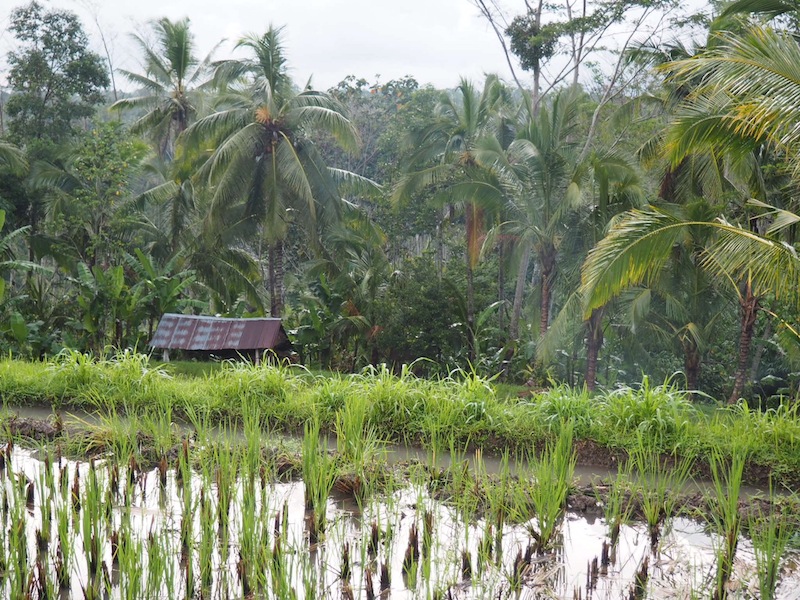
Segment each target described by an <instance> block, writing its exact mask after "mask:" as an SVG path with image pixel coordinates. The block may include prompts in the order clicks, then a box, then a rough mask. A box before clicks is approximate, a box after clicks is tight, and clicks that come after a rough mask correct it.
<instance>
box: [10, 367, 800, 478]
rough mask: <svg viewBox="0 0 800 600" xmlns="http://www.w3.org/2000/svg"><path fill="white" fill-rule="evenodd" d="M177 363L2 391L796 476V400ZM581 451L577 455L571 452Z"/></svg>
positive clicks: (44, 370) (159, 413)
mask: <svg viewBox="0 0 800 600" xmlns="http://www.w3.org/2000/svg"><path fill="white" fill-rule="evenodd" d="M178 373H186V370H185V369H184V368H182V367H181V366H180V365H179V366H163V365H157V364H155V363H151V362H150V361H149V360H148V359H147V357H145V356H142V355H134V354H123V355H120V356H119V357H117V358H115V359H113V360H108V361H93V360H91V359H89V358H88V357H85V356H83V355H80V354H77V353H72V354H65V355H62V356H60V357H58V358H56V359H54V360H52V361H50V362H47V363H32V362H25V361H18V360H13V359H9V358H6V359H4V360H2V361H0V396H1V397H2V401H3V404H4V405H5V406H6V407H7V408H8V409H10V410H12V411H13V408H14V407H15V406H23V405H31V404H34V405H46V406H52V407H53V408H59V407H74V408H82V409H85V410H88V411H93V412H97V413H99V414H101V415H106V416H107V415H119V414H127V415H129V416H131V415H137V416H140V417H143V418H142V419H141V422H140V423H138V425H137V426H139V427H142V428H146V427H147V423H161V424H163V423H164V421H165V419H172V418H173V417H179V418H182V419H185V420H188V421H190V422H191V421H194V420H196V419H197V418H198V416H199V415H202V416H203V418H206V419H210V420H214V421H220V422H228V423H236V422H239V423H240V422H241V421H242V419H243V418H245V416H246V415H257V418H258V419H259V421H260V424H261V426H262V427H263V428H265V429H270V430H278V431H294V432H302V430H303V427H304V425H305V424H306V423H307V422H308V421H309V420H311V419H312V418H314V419H316V420H318V421H319V423H320V424H321V427H322V428H323V429H324V430H330V431H334V430H335V427H336V423H337V417H340V416H341V415H342V414H343V412H345V411H347V410H348V409H349V408H350V407H351V406H353V405H355V404H358V405H359V406H363V407H364V408H363V410H364V412H365V414H364V419H365V426H367V427H370V428H374V429H375V430H376V431H378V432H379V434H380V437H381V438H382V439H383V440H384V441H395V442H405V443H414V444H421V445H423V446H427V447H430V446H438V447H442V446H444V447H451V446H452V447H455V448H465V447H466V446H467V445H473V446H478V447H483V448H485V449H487V450H503V449H508V450H510V451H511V452H512V453H513V452H518V451H526V450H529V449H531V448H533V447H534V446H541V445H542V443H544V442H545V441H547V440H552V439H554V437H555V436H556V434H557V433H558V432H559V431H560V430H561V429H562V427H563V424H564V423H565V422H569V423H570V424H571V427H572V430H573V432H574V436H575V439H576V443H577V444H578V445H580V444H581V442H582V441H583V442H585V441H589V442H590V443H592V446H593V448H594V453H595V454H597V450H598V449H599V450H600V452H601V453H602V451H603V450H604V449H606V448H607V449H609V453H611V454H613V453H618V454H624V453H625V452H626V451H627V450H630V449H633V448H636V447H638V446H639V445H640V443H641V440H642V438H644V439H646V440H647V442H648V445H653V446H655V447H658V448H659V449H660V450H661V451H662V452H664V453H676V454H679V455H681V456H696V457H697V458H698V459H699V460H698V464H699V465H701V467H700V468H701V470H703V467H702V465H703V464H705V465H707V464H708V463H707V460H705V458H706V457H708V456H711V455H712V453H713V454H715V455H719V456H722V457H731V456H733V455H735V454H737V453H740V452H744V453H745V454H746V455H747V456H748V457H749V458H748V466H747V468H746V469H745V476H744V477H745V481H749V482H751V483H753V482H759V481H761V482H763V480H764V477H765V474H767V473H772V474H773V475H774V476H775V479H776V481H777V482H779V483H792V484H796V483H797V481H796V479H797V477H796V474H797V473H798V472H800V415H799V414H798V410H797V407H796V406H795V405H788V404H787V405H786V406H784V407H782V408H780V409H779V410H772V411H767V412H760V411H756V410H752V409H749V408H748V407H747V406H746V405H739V406H734V407H730V408H729V407H725V406H722V405H720V406H719V407H717V408H716V410H709V409H708V407H707V406H704V407H702V408H698V407H696V406H695V405H693V404H692V403H691V402H690V401H689V400H688V399H687V397H686V396H685V395H684V394H683V393H682V392H680V391H679V390H678V389H677V388H675V387H671V386H668V385H666V386H665V385H661V386H653V385H650V384H648V383H647V382H645V384H644V385H643V386H642V387H641V388H640V389H622V390H615V391H612V392H607V393H601V394H597V395H594V396H592V395H589V394H588V393H586V392H583V391H580V390H570V389H568V388H566V387H559V388H555V389H551V390H548V391H547V392H544V393H542V394H538V395H536V396H533V397H530V398H517V397H515V396H514V395H513V394H509V393H508V391H507V390H504V391H503V393H500V394H498V391H497V387H496V386H495V385H494V384H493V383H492V382H490V381H487V380H485V379H482V378H479V377H476V376H473V375H471V374H468V373H455V374H453V375H452V376H451V377H448V378H446V379H440V380H433V381H431V380H424V379H419V378H417V377H414V376H413V375H412V374H411V373H410V372H409V371H405V372H403V373H401V374H400V375H393V374H391V373H390V372H388V371H387V370H384V369H376V370H372V371H366V372H364V373H361V374H358V375H339V374H329V373H326V374H314V373H311V372H309V371H307V370H305V369H303V368H300V367H275V366H262V367H254V366H251V365H245V364H234V363H229V364H223V365H222V366H220V367H215V368H211V369H208V370H205V369H204V370H203V371H202V372H201V373H195V374H190V375H182V374H178ZM579 458H582V457H581V455H580V453H579Z"/></svg>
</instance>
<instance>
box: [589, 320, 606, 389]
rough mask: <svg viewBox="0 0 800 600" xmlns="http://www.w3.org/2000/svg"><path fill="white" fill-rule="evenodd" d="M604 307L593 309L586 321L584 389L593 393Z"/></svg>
mask: <svg viewBox="0 0 800 600" xmlns="http://www.w3.org/2000/svg"><path fill="white" fill-rule="evenodd" d="M603 311H604V307H602V306H601V307H600V308H595V309H594V310H593V311H592V314H591V315H590V316H589V319H588V320H587V321H586V330H587V331H586V378H585V382H586V389H587V390H589V391H590V392H593V391H594V390H595V388H596V387H597V358H598V356H599V354H600V348H602V346H603Z"/></svg>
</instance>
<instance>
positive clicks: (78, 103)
mask: <svg viewBox="0 0 800 600" xmlns="http://www.w3.org/2000/svg"><path fill="white" fill-rule="evenodd" d="M10 20H11V23H10V26H9V29H10V30H11V31H12V33H13V34H14V37H15V38H16V39H17V42H18V49H17V50H14V51H11V52H9V53H8V57H7V60H8V63H9V65H10V67H11V68H10V71H9V74H8V82H9V85H10V86H11V89H12V92H13V93H12V94H11V97H10V98H9V99H8V102H7V103H6V107H5V108H6V111H7V113H8V116H9V117H10V121H9V124H8V132H9V136H10V138H11V139H12V140H13V141H16V142H18V143H24V144H30V143H32V142H33V141H34V140H36V141H47V142H50V143H54V144H57V143H59V142H60V141H62V140H65V139H67V138H68V137H69V136H70V135H72V133H73V131H74V125H75V122H76V121H77V120H78V119H83V118H86V117H90V116H91V115H92V114H94V109H95V105H97V104H98V103H99V102H101V101H102V99H103V96H102V93H101V92H102V90H103V89H104V88H106V87H107V86H108V73H107V72H106V69H105V66H104V63H103V60H102V59H101V58H100V57H99V56H98V55H97V54H95V53H94V52H91V51H89V49H88V46H89V40H88V38H87V36H86V33H85V32H84V30H83V26H82V25H81V22H80V20H79V19H78V17H77V16H76V15H75V14H74V13H71V12H68V11H62V10H46V9H45V7H44V6H43V5H42V4H40V3H38V2H35V1H34V2H31V3H30V4H28V5H27V6H22V7H20V8H17V9H15V10H14V11H12V13H11V19H10Z"/></svg>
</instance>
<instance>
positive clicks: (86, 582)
mask: <svg viewBox="0 0 800 600" xmlns="http://www.w3.org/2000/svg"><path fill="white" fill-rule="evenodd" d="M0 394H2V399H3V414H2V417H1V418H0V422H2V425H3V430H4V432H5V433H4V435H5V440H4V441H3V442H2V448H3V449H2V453H0V521H2V523H0V548H1V549H2V551H0V557H2V558H1V560H0V597H2V598H14V599H18V598H20V599H27V598H137V599H141V598H164V599H168V598H209V599H210V598H336V599H339V598H367V599H369V598H378V597H380V598H424V599H428V598H430V599H434V598H442V599H446V598H465V599H466V598H487V599H489V598H492V599H495V598H568V599H575V598H581V599H583V598H603V599H632V598H633V599H635V598H800V572H799V571H798V566H797V561H798V558H799V557H800V554H799V553H798V549H797V547H798V544H800V539H798V536H797V519H798V515H800V508H798V506H799V503H798V502H797V499H796V491H797V481H798V477H797V473H798V466H800V465H799V464H798V463H800V452H798V447H797V445H798V440H800V436H799V435H798V434H800V417H798V415H797V412H796V408H795V406H794V405H793V404H788V403H787V404H786V405H784V406H782V407H781V408H779V409H777V410H771V411H767V412H761V411H756V410H751V409H749V408H748V407H747V406H746V405H741V406H738V407H733V408H727V407H722V406H715V405H712V406H705V407H703V408H698V407H696V406H695V405H694V404H692V402H690V401H689V400H688V399H687V398H686V397H685V396H684V395H683V394H682V393H681V392H679V391H678V390H677V389H676V388H674V387H672V386H670V385H668V384H667V385H652V384H650V383H649V382H647V381H645V382H644V383H643V384H642V386H641V387H640V388H637V389H620V390H615V391H613V392H607V393H604V394H599V395H595V396H590V395H588V394H585V393H581V392H576V391H571V390H568V389H566V388H562V389H553V390H548V391H547V392H544V393H542V394H537V395H530V396H525V397H518V396H516V395H514V394H498V392H497V388H496V387H495V386H494V384H493V383H492V382H491V381H487V380H484V379H481V378H479V377H477V376H475V375H474V374H470V373H453V374H452V375H451V376H450V377H448V378H446V379H441V380H436V381H429V380H423V379H418V378H416V377H414V376H413V375H411V374H410V373H409V372H403V373H400V374H392V373H390V372H388V371H387V370H385V369H374V370H370V371H366V372H364V373H361V374H359V375H354V376H344V375H334V374H312V373H309V372H308V371H306V370H303V369H301V368H297V367H284V366H260V367H254V366H251V365H243V364H233V363H231V364H226V365H223V366H222V367H221V368H219V369H214V370H210V371H208V372H205V373H202V374H198V375H192V376H183V375H179V374H177V373H176V372H175V371H174V370H173V371H171V370H169V369H167V368H165V367H163V366H159V365H155V364H152V363H151V362H150V361H149V359H148V358H147V357H146V356H142V355H138V354H132V353H123V354H120V355H118V356H117V357H115V358H113V359H111V360H103V361H98V360H93V359H92V358H90V357H88V356H84V355H80V354H75V353H70V354H63V355H61V356H59V357H57V358H56V359H53V360H52V361H50V362H47V363H29V362H22V361H16V360H13V359H10V358H8V359H5V360H3V361H0Z"/></svg>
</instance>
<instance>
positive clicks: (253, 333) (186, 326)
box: [150, 313, 288, 351]
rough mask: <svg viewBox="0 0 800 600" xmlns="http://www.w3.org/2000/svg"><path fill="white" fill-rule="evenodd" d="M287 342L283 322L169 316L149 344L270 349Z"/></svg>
mask: <svg viewBox="0 0 800 600" xmlns="http://www.w3.org/2000/svg"><path fill="white" fill-rule="evenodd" d="M285 342H288V338H287V336H286V332H285V331H284V330H283V325H281V320H280V319H272V318H264V319H228V318H224V317H201V316H196V315H178V314H174V313H167V314H165V315H164V316H163V317H161V321H160V322H159V323H158V329H156V333H155V335H154V336H153V339H152V340H151V341H150V346H152V347H153V348H168V349H175V350H209V351H211V350H267V349H271V348H275V347H277V346H279V345H281V344H282V343H285Z"/></svg>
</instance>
